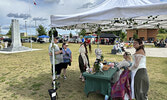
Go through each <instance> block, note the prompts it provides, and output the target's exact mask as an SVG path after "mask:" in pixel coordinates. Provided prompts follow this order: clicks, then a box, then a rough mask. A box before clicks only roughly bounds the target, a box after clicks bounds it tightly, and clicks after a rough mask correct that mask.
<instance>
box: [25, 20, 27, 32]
mask: <svg viewBox="0 0 167 100" xmlns="http://www.w3.org/2000/svg"><path fill="white" fill-rule="evenodd" d="M26 22H27V21H25V31H26V35H27V24H26Z"/></svg>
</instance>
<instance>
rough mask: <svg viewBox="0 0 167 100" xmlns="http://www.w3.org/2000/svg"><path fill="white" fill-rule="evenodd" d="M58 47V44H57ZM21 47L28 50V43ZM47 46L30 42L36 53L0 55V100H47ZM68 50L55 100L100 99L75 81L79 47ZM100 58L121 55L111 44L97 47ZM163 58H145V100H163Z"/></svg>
mask: <svg viewBox="0 0 167 100" xmlns="http://www.w3.org/2000/svg"><path fill="white" fill-rule="evenodd" d="M60 45H61V44H60ZM24 46H27V47H30V44H29V43H26V44H24ZM48 46H49V44H48V43H47V44H38V43H33V48H38V49H43V50H40V51H33V52H25V53H16V54H0V58H1V60H0V91H1V92H0V100H50V97H49V94H48V89H51V88H52V87H51V80H52V79H51V67H50V66H51V65H50V60H49V55H48ZM96 47H97V46H96V45H93V46H92V53H91V54H89V59H90V65H91V66H92V65H93V62H94V61H95V54H94V49H95V48H96ZM69 48H70V49H71V50H72V53H73V54H72V55H73V62H72V66H69V67H68V69H67V80H64V79H63V78H62V77H61V78H60V79H59V82H60V88H59V89H58V90H57V92H58V96H59V100H103V99H104V96H103V95H101V94H99V93H90V94H89V97H88V98H87V97H86V95H85V93H84V83H83V82H81V80H80V79H79V74H80V71H79V66H78V55H79V53H78V49H79V44H69ZM100 48H101V49H102V51H103V55H104V59H105V60H107V61H117V62H119V61H121V60H123V57H122V56H119V55H111V54H110V52H111V48H112V46H111V45H100ZM166 66H167V58H153V57H147V69H148V74H149V79H150V89H149V100H167V95H166V93H167V67H166Z"/></svg>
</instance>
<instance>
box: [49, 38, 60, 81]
mask: <svg viewBox="0 0 167 100" xmlns="http://www.w3.org/2000/svg"><path fill="white" fill-rule="evenodd" d="M57 42H58V37H55V38H54V44H53V43H50V45H49V56H50V62H51V64H52V74H53V58H52V47H54V50H55V72H56V75H57V76H56V78H59V77H60V73H61V64H62V63H63V54H62V50H60V48H59V46H58V45H57Z"/></svg>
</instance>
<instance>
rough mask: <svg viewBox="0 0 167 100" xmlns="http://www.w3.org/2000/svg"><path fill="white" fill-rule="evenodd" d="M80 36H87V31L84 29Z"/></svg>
mask: <svg viewBox="0 0 167 100" xmlns="http://www.w3.org/2000/svg"><path fill="white" fill-rule="evenodd" d="M79 35H82V36H83V37H84V36H85V35H86V30H85V29H84V28H83V29H82V30H81V32H80V33H79Z"/></svg>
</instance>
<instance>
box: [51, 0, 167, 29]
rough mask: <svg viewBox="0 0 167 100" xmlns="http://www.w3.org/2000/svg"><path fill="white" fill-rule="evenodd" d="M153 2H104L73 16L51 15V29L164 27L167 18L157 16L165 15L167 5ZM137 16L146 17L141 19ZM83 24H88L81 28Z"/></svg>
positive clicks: (130, 0)
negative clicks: (161, 25) (100, 26)
mask: <svg viewBox="0 0 167 100" xmlns="http://www.w3.org/2000/svg"><path fill="white" fill-rule="evenodd" d="M155 1H156V0H106V1H104V2H103V3H102V4H101V5H99V6H98V7H96V8H93V9H92V10H89V11H86V12H82V13H78V14H73V15H51V16H50V18H51V27H64V26H65V27H66V28H68V27H67V26H75V28H87V26H89V27H90V26H91V25H93V24H101V25H103V26H104V28H106V29H107V28H110V29H112V28H113V29H117V28H118V29H121V28H132V26H133V27H134V28H141V26H144V27H150V26H151V27H150V28H153V27H155V26H157V24H159V26H160V23H163V22H164V23H163V25H165V26H166V24H167V23H166V24H165V21H167V18H166V19H165V17H161V18H159V17H160V16H159V15H167V3H165V2H163V3H159V2H155ZM150 15H151V16H150ZM157 15H158V16H157ZM139 16H146V17H142V18H141V17H139ZM148 16H149V17H148ZM128 21H129V22H128ZM84 23H89V24H86V26H82V25H83V24H84ZM127 23H128V24H127ZM129 23H130V24H129ZM132 23H133V25H132ZM134 23H137V24H136V25H135V24H134ZM81 24H82V25H81ZM154 24H155V25H154ZM84 25H85V24H84Z"/></svg>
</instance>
